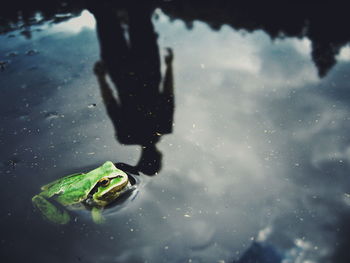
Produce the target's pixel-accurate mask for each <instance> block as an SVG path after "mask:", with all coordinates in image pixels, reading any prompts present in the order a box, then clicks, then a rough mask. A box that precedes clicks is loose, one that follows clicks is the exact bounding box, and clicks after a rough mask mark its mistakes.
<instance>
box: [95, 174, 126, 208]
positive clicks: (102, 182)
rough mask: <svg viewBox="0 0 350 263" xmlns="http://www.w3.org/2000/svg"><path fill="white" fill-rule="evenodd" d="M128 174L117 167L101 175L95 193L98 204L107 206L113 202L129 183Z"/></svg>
mask: <svg viewBox="0 0 350 263" xmlns="http://www.w3.org/2000/svg"><path fill="white" fill-rule="evenodd" d="M128 183H129V179H128V175H127V174H126V173H124V172H123V171H121V170H119V169H116V170H114V171H113V172H111V173H108V174H106V175H104V176H103V177H101V178H100V179H99V181H98V183H97V184H96V186H95V187H96V192H95V193H94V194H93V196H92V197H93V200H94V201H95V202H96V204H97V205H100V206H106V205H108V204H109V203H111V202H113V201H114V200H115V199H116V198H117V197H118V196H119V195H120V193H121V191H122V190H123V189H124V188H125V187H126V186H127V185H128Z"/></svg>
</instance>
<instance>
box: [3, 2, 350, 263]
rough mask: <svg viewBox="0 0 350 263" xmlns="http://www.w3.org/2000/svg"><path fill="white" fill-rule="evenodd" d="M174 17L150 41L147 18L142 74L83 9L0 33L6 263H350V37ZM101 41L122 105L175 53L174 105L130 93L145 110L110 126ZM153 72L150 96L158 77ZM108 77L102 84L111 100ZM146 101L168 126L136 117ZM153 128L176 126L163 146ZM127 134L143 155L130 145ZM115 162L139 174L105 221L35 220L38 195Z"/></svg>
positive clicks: (79, 216)
mask: <svg viewBox="0 0 350 263" xmlns="http://www.w3.org/2000/svg"><path fill="white" fill-rule="evenodd" d="M168 8H170V9H166V7H164V8H163V9H161V8H156V9H155V10H154V12H153V10H151V11H152V23H153V24H152V25H154V30H155V31H156V32H157V33H158V37H157V38H156V37H155V36H154V35H153V36H152V35H149V34H148V35H147V34H146V33H145V32H148V31H147V30H150V28H147V26H149V25H147V24H144V25H142V23H140V21H141V22H142V20H141V18H140V16H138V17H139V18H140V21H138V22H139V23H140V24H141V25H142V26H140V27H141V31H143V32H144V34H145V36H144V37H145V38H144V39H143V38H141V39H139V42H136V43H137V44H140V43H141V45H139V47H138V48H137V49H136V48H134V50H136V51H138V52H139V51H141V53H142V51H144V53H147V52H150V53H147V54H148V55H147V56H146V59H148V60H146V62H147V63H148V64H147V65H144V66H142V67H140V68H139V67H138V66H135V65H138V64H137V59H135V60H134V61H133V60H132V59H134V58H133V57H132V56H131V57H127V59H125V58H122V56H123V55H121V53H122V52H119V53H118V52H116V53H115V54H114V53H113V52H114V51H115V49H113V48H112V49H111V50H112V51H110V50H109V48H110V47H109V44H110V45H112V44H115V43H118V45H119V44H120V45H122V42H114V41H116V40H115V39H113V38H110V35H109V34H110V32H108V30H112V31H113V28H114V27H113V26H114V25H113V26H112V25H110V28H109V29H108V30H107V32H105V33H104V34H106V35H104V36H102V40H101V36H100V42H99V40H98V37H97V35H96V21H95V18H94V16H93V15H92V14H91V13H90V12H88V11H87V10H84V11H83V12H82V13H81V14H80V15H79V16H77V17H75V18H72V19H70V20H67V21H64V22H62V23H57V24H51V23H50V22H47V21H46V22H42V23H39V24H37V25H33V26H31V28H30V32H31V33H30V35H31V36H30V38H28V37H25V35H26V34H21V32H23V28H21V29H17V30H11V31H10V32H7V33H4V34H2V35H0V43H1V45H0V60H1V61H2V62H3V67H2V71H1V72H0V89H1V103H0V117H1V126H0V161H1V163H0V176H1V178H2V184H1V197H2V205H1V211H2V212H1V213H0V220H1V221H0V223H1V236H0V239H1V243H0V248H1V257H2V258H3V259H4V261H3V259H1V261H2V262H234V261H235V262H237V261H238V262H240V263H245V262H248V263H250V262H261V263H265V262H272V263H275V262H282V259H283V260H284V261H283V262H284V263H286V262H288V263H292V262H293V263H294V262H295V263H301V262H303V263H314V262H322V263H323V262H337V263H338V262H349V255H348V254H347V248H348V247H349V244H350V242H349V234H350V228H349V223H348V222H349V219H350V207H349V206H350V181H349V168H350V167H349V162H350V148H349V147H350V136H349V133H348V131H349V128H350V108H349V98H350V96H349V94H350V93H349V91H348V90H347V89H348V88H350V87H349V80H350V74H349V73H350V47H349V45H348V44H347V41H345V40H346V39H349V37H348V36H346V35H345V36H343V38H344V39H345V40H344V41H343V42H342V41H340V40H339V39H340V38H336V37H334V38H332V39H331V37H332V35H327V32H329V31H330V30H328V29H325V30H324V32H323V33H324V34H323V35H322V34H321V36H323V38H324V39H327V38H330V39H329V41H328V42H330V43H333V42H331V40H334V43H335V44H334V45H333V46H332V45H330V46H331V47H332V48H331V49H330V50H331V51H333V53H332V52H331V53H332V55H329V52H328V53H327V51H325V52H324V53H322V52H321V51H323V49H320V48H319V47H320V46H322V45H323V44H324V43H328V42H327V41H324V39H323V38H321V37H319V36H320V35H316V37H315V34H314V35H313V34H311V33H310V34H307V33H305V34H304V35H297V34H295V35H293V34H292V33H290V34H289V33H288V32H291V31H288V30H286V31H285V34H284V35H285V36H282V35H283V34H282V35H281V36H280V37H277V38H275V37H276V36H274V35H273V32H271V30H270V29H271V28H272V27H267V28H265V29H264V27H263V26H262V27H259V26H256V28H254V23H252V25H253V26H252V28H249V27H248V26H247V28H246V29H244V27H243V26H241V25H240V24H239V22H237V21H240V20H237V21H236V22H235V23H236V24H237V25H238V26H237V27H236V28H235V27H232V26H230V25H223V26H221V24H222V23H221V22H220V20H215V21H216V23H217V24H220V26H219V29H217V30H213V28H217V25H213V23H209V22H208V23H205V22H203V21H205V19H201V17H200V14H203V12H202V13H201V12H198V14H199V15H198V17H195V18H192V17H191V15H192V13H186V10H185V11H184V12H183V14H184V15H183V18H182V19H175V20H173V18H176V17H175V16H176V10H177V9H176V8H174V9H171V6H170V7H168ZM189 8H191V7H189ZM138 10H140V9H138ZM189 10H191V9H189ZM223 10H224V9H223ZM90 11H91V12H98V11H99V10H96V9H91V7H90ZM151 11H150V12H151ZM123 12H124V13H123ZM123 12H121V15H120V17H125V12H126V11H125V10H124V11H123ZM138 12H139V14H138V15H140V13H141V16H142V15H144V14H148V13H147V12H148V11H147V12H146V11H145V12H146V13H143V12H141V11H138ZM126 13H128V12H126ZM223 13H224V12H223ZM128 15H129V18H130V17H131V15H130V12H129V14H128ZM95 16H96V17H98V14H96V13H95ZM193 16H195V15H193ZM219 16H220V15H219ZM222 16H224V14H223V15H222ZM58 17H59V16H58ZM104 17H106V16H104ZM170 17H171V18H170ZM209 18H210V17H209ZM101 19H102V18H101ZM193 19H195V21H194V22H192V20H193ZM256 19H257V20H258V19H259V17H257V18H256ZM38 20H40V16H39V15H38ZM199 20H201V21H202V22H201V21H199ZM209 20H210V19H209ZM223 20H224V18H223ZM99 21H100V23H101V26H102V27H103V26H106V23H107V22H106V21H102V20H99ZM145 21H147V19H146V20H145ZM184 21H186V22H184ZM189 21H191V22H189ZM123 23H125V24H123V28H126V29H125V32H128V30H127V29H128V28H127V27H126V26H125V25H128V21H127V20H126V22H125V21H124V22H123ZM129 23H131V22H130V21H129ZM286 23H287V22H286ZM209 24H211V26H209ZM223 24H225V23H223ZM228 24H230V23H228ZM291 24H292V22H291ZM247 25H249V23H247ZM117 27H118V22H116V24H115V28H117ZM104 28H105V29H106V27H104ZM130 28H131V29H133V27H132V26H130V24H129V29H130ZM151 29H152V28H151ZM262 29H264V30H262ZM116 30H117V29H116ZM276 30H277V29H276ZM277 31H278V30H277ZM301 31H302V30H301ZM306 31H307V30H306ZM316 31H317V30H316ZM308 32H312V31H311V30H310V31H308ZM135 34H136V33H135ZM130 36H131V37H132V33H129V38H130ZM141 36H142V34H141ZM313 37H314V38H313ZM346 37H348V38H346ZM154 39H157V40H156V41H157V42H156V43H157V44H158V46H152V45H153V44H154V43H155V42H154V41H155V40H154ZM317 40H319V41H318V42H317ZM338 40H339V41H338ZM130 41H131V42H132V40H130ZM152 41H153V42H152ZM102 42H104V43H105V44H104V45H105V50H107V51H105V52H106V54H105V56H106V59H105V60H106V61H107V62H106V64H108V63H110V64H108V65H107V67H108V66H109V67H110V68H109V70H110V71H111V72H112V73H111V75H113V74H115V76H114V78H115V79H117V81H118V83H120V87H121V88H120V89H119V94H120V93H122V92H123V90H122V88H123V87H124V88H126V89H128V88H130V89H132V88H134V87H136V86H137V83H138V81H139V80H135V79H133V78H131V79H132V80H130V79H129V80H128V77H125V76H124V77H125V79H127V80H126V81H125V82H123V81H124V80H123V78H124V77H123V75H122V74H124V73H125V72H129V71H130V70H131V69H130V68H133V67H134V68H135V71H136V73H139V72H146V73H147V72H148V73H149V72H153V73H154V72H156V71H157V67H158V70H159V65H158V66H157V67H156V66H155V64H156V63H159V61H158V60H157V59H159V58H160V63H161V65H160V66H161V74H162V78H163V79H164V78H165V75H166V72H165V71H166V69H167V65H166V63H165V62H164V57H166V56H167V54H168V52H167V49H166V48H168V47H170V48H171V49H172V51H173V54H174V60H173V62H172V66H173V75H174V86H173V88H174V94H173V96H170V97H171V98H174V100H175V104H174V108H172V103H171V102H170V103H168V104H166V103H165V104H157V103H158V102H157V103H155V101H153V100H152V99H154V98H155V97H152V96H153V95H149V93H151V91H150V92H149V93H142V92H144V91H142V92H141V91H140V90H139V89H137V88H135V90H134V91H132V92H131V93H132V94H136V97H137V96H138V95H139V94H141V95H142V96H143V97H142V96H141V98H144V100H143V99H141V100H134V101H132V102H133V103H129V104H128V105H130V107H125V106H123V107H124V108H122V109H123V110H122V111H121V112H122V115H118V116H117V117H115V116H114V115H113V114H112V113H111V112H113V110H110V111H106V105H107V104H106V103H104V100H103V98H102V97H101V91H100V89H101V87H100V86H99V83H98V80H97V78H96V75H95V74H94V72H93V68H94V64H95V62H96V61H98V60H100V48H101V46H102V44H101V43H102ZM132 43H135V42H132ZM112 46H113V45H112ZM324 46H325V45H323V47H324ZM113 50H114V51H113ZM118 50H122V48H120V49H118ZM155 50H156V51H157V50H159V52H160V57H159V58H158V57H157V54H156V53H157V52H156V51H155ZM315 50H316V51H317V52H318V51H319V50H321V51H319V52H320V54H315V52H316V51H315ZM123 52H124V51H123ZM152 52H155V53H154V54H153V53H152ZM317 52H316V53H317ZM136 53H137V52H136ZM144 53H143V54H144ZM151 53H152V54H153V55H150V54H151ZM123 54H124V53H123ZM323 54H324V55H323ZM118 56H119V58H120V59H121V60H120V61H118V62H116V64H115V65H114V64H113V63H114V62H113V61H115V60H113V59H114V58H116V57H118ZM138 56H142V55H140V54H137V55H136V57H137V58H138ZM123 59H125V60H123ZM332 59H333V60H334V61H333V62H332ZM130 61H132V63H130ZM150 61H151V62H152V61H154V63H153V62H152V63H151V62H150ZM157 61H158V62H157ZM123 63H124V64H123ZM124 65H125V66H124ZM113 66H116V67H119V68H121V69H122V70H120V71H117V70H116V71H113V70H112V67H113ZM152 67H154V68H155V69H154V71H152V70H153V69H152V70H149V68H152ZM124 71H125V72H124ZM113 72H115V73H113ZM120 72H121V73H120ZM146 73H145V76H146V75H147V74H148V73H147V74H146ZM153 73H152V74H153ZM118 74H121V75H122V76H120V75H118ZM149 74H151V73H149ZM152 74H151V75H147V76H148V77H147V78H146V77H145V78H146V80H147V81H149V82H147V83H148V84H149V85H151V84H152V83H153V84H154V83H159V81H160V80H158V77H159V76H157V74H156V73H154V75H152ZM141 75H142V74H141ZM115 79H113V76H112V77H111V78H109V79H108V80H107V81H108V83H109V85H110V86H111V87H112V90H113V81H115ZM133 81H134V82H133ZM142 81H144V79H142ZM125 83H126V84H125ZM135 83H136V84H135ZM160 84H161V82H160ZM123 85H124V86H123ZM128 85H129V86H128ZM161 85H162V84H161ZM147 91H148V90H147ZM143 101H145V103H143ZM153 104H157V105H158V106H159V105H160V106H159V107H158V108H157V107H155V108H153V109H154V111H158V113H157V114H158V115H157V114H156V115H155V116H156V117H155V119H157V118H158V119H161V117H159V116H163V115H162V114H164V115H166V119H167V121H168V122H166V121H160V122H159V123H161V124H162V125H163V126H162V125H160V124H159V123H158V124H157V123H156V121H154V119H153V118H150V119H147V118H142V117H141V118H140V116H139V115H137V113H135V112H134V111H133V109H134V108H137V107H141V108H142V107H145V108H147V107H153V106H154V105H153ZM169 105H170V106H169ZM159 108H160V110H159ZM107 109H108V107H107ZM147 109H149V108H147ZM112 115H113V116H114V117H115V118H114V121H113V116H112ZM116 119H117V121H116ZM145 120H146V121H145ZM147 120H149V121H147ZM169 121H170V122H171V121H172V122H173V127H172V128H171V127H169ZM164 123H165V124H164ZM118 125H119V126H118ZM152 125H153V126H152ZM157 125H158V126H157ZM150 126H152V129H151V128H149V127H150ZM159 126H162V127H163V128H164V127H167V128H164V131H163V132H161V133H163V134H164V136H160V135H157V136H158V137H156V139H155V137H154V136H153V137H152V135H150V133H151V132H150V130H151V131H158V130H159V129H161V128H162V127H159ZM115 127H117V137H116V130H115ZM124 127H125V129H124ZM155 127H156V128H155ZM135 130H136V131H139V132H135ZM130 131H131V134H132V136H131V138H136V139H134V142H137V143H136V144H133V143H132V140H133V139H130V141H127V140H128V139H126V137H127V136H126V137H123V138H121V137H122V136H121V134H123V133H128V132H130ZM140 134H141V135H140ZM118 136H119V137H118ZM133 136H134V137H133ZM158 139H159V142H158V141H157V140H158ZM147 140H148V142H144V141H147ZM120 141H122V143H121V142H120ZM146 144H147V145H146ZM141 145H144V148H145V147H146V148H147V149H151V150H150V151H149V152H147V151H145V149H144V150H142V147H141ZM145 145H146V146H145ZM154 146H155V147H156V149H154V148H153V147H154ZM145 152H146V153H145ZM143 158H144V159H143ZM106 160H112V161H114V162H117V163H123V167H126V169H128V170H129V171H130V170H131V172H135V171H137V170H138V171H140V175H139V176H138V183H137V185H138V186H137V191H136V192H135V193H134V194H133V195H132V196H131V197H130V198H129V199H127V200H126V201H125V202H124V203H122V204H120V205H118V206H117V207H112V208H110V209H109V210H106V213H105V215H106V218H107V223H106V224H104V225H95V224H93V223H92V221H91V219H90V215H89V214H88V212H86V213H84V211H83V212H76V213H73V220H72V222H71V224H69V225H68V226H55V225H53V224H50V223H48V222H46V221H44V220H43V219H42V218H41V217H40V215H39V214H38V213H37V211H34V209H33V207H32V204H31V197H32V196H33V195H34V194H36V193H37V192H38V191H39V188H40V186H41V185H43V184H45V183H47V182H50V181H52V180H54V179H56V178H58V177H60V176H63V175H65V174H69V173H73V172H79V171H84V170H89V169H91V168H94V167H97V166H98V165H100V164H102V163H103V162H104V161H106ZM149 162H150V163H151V164H149ZM145 166H146V168H145ZM147 167H148V169H147ZM147 174H148V175H153V176H148V175H147Z"/></svg>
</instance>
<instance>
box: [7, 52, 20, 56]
mask: <svg viewBox="0 0 350 263" xmlns="http://www.w3.org/2000/svg"><path fill="white" fill-rule="evenodd" d="M17 56H18V52H17V51H11V52H9V53H7V54H6V57H17Z"/></svg>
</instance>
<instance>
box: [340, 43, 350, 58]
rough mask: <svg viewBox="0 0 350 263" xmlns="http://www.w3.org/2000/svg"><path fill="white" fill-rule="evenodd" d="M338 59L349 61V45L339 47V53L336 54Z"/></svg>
mask: <svg viewBox="0 0 350 263" xmlns="http://www.w3.org/2000/svg"><path fill="white" fill-rule="evenodd" d="M337 60H338V61H350V46H349V45H347V46H345V47H343V48H341V49H340V52H339V55H338V56H337Z"/></svg>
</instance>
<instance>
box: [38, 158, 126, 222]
mask: <svg viewBox="0 0 350 263" xmlns="http://www.w3.org/2000/svg"><path fill="white" fill-rule="evenodd" d="M130 186H131V184H130V182H129V179H128V175H127V174H126V173H125V172H123V171H121V170H119V169H117V168H116V167H115V166H114V164H113V163H112V162H110V161H107V162H105V163H104V164H103V165H102V166H100V167H98V168H96V169H94V170H92V171H90V172H88V173H77V174H72V175H68V176H65V177H63V178H60V179H58V180H56V181H53V182H52V183H49V184H47V185H44V186H42V187H41V190H42V192H41V193H39V194H38V195H35V196H34V197H33V198H32V202H33V204H34V206H35V207H36V208H38V209H39V210H40V212H41V213H42V214H43V216H44V217H45V218H47V219H48V220H49V221H51V222H54V223H57V224H66V223H68V222H69V220H70V216H69V214H68V212H67V211H66V210H65V209H64V207H67V208H70V209H81V208H87V209H91V215H92V219H93V220H94V222H96V223H102V222H103V221H104V219H103V217H102V215H101V212H102V209H103V208H104V207H105V206H107V205H108V204H110V203H111V202H113V201H114V200H115V199H116V198H118V196H119V195H120V194H121V193H123V192H124V191H125V190H127V189H128V188H130ZM62 206H63V208H62ZM60 207H61V208H60Z"/></svg>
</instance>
